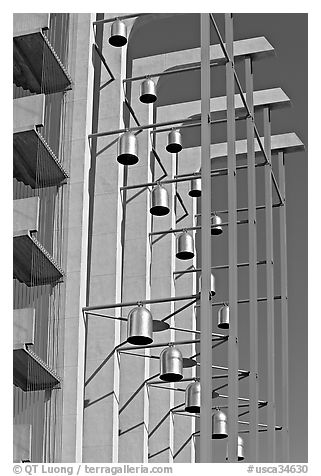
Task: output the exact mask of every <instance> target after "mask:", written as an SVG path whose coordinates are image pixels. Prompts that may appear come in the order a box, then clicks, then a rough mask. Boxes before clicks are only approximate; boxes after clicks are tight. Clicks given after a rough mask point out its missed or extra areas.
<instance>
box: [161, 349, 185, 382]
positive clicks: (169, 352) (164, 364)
mask: <svg viewBox="0 0 321 476" xmlns="http://www.w3.org/2000/svg"><path fill="white" fill-rule="evenodd" d="M159 378H160V379H161V380H164V381H165V382H178V381H179V380H182V378H183V357H182V354H181V351H180V350H179V349H178V348H177V347H174V346H172V345H170V346H169V347H167V348H166V349H164V350H163V351H162V353H161V355H160V376H159Z"/></svg>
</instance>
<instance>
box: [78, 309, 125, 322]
mask: <svg viewBox="0 0 321 476" xmlns="http://www.w3.org/2000/svg"><path fill="white" fill-rule="evenodd" d="M87 314H90V315H91V316H97V317H105V318H106V319H114V320H116V321H127V318H126V317H116V316H106V315H105V314H98V313H97V312H91V311H87Z"/></svg>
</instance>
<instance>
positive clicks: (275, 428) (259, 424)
mask: <svg viewBox="0 0 321 476" xmlns="http://www.w3.org/2000/svg"><path fill="white" fill-rule="evenodd" d="M239 423H240V424H241V425H249V424H250V423H249V422H248V421H239ZM257 426H259V427H262V428H268V425H266V424H265V423H258V424H257ZM273 430H282V426H278V425H274V428H273Z"/></svg>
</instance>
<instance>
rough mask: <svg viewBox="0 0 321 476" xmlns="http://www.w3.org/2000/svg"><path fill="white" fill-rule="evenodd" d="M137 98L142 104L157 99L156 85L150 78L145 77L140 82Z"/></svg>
mask: <svg viewBox="0 0 321 476" xmlns="http://www.w3.org/2000/svg"><path fill="white" fill-rule="evenodd" d="M139 100H140V102H143V103H144V104H150V103H153V102H155V101H156V100H157V95H156V85H155V83H154V81H153V80H152V79H150V78H146V79H144V81H143V82H142V83H141V85H140V97H139Z"/></svg>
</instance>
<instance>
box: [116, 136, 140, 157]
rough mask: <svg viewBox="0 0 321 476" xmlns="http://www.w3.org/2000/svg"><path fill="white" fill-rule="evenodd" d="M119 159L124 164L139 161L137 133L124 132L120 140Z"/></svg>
mask: <svg viewBox="0 0 321 476" xmlns="http://www.w3.org/2000/svg"><path fill="white" fill-rule="evenodd" d="M117 161H118V162H119V163H120V164H123V165H134V164H137V162H138V144H137V138H136V136H135V134H133V133H132V132H124V134H122V135H121V136H120V138H119V140H118V156H117Z"/></svg>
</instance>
